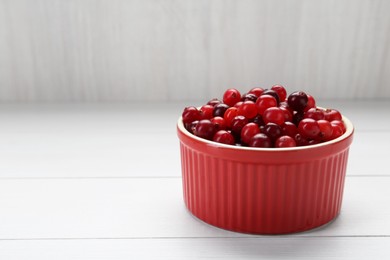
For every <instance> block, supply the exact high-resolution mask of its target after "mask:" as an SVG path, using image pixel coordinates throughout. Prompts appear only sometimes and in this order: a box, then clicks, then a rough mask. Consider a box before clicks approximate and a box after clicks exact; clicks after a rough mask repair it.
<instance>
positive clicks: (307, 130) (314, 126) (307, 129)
mask: <svg viewBox="0 0 390 260" xmlns="http://www.w3.org/2000/svg"><path fill="white" fill-rule="evenodd" d="M298 132H299V133H300V134H301V135H302V136H304V137H306V138H308V139H318V138H320V133H321V129H320V127H319V125H318V123H317V121H316V120H314V119H312V118H304V119H302V120H301V122H299V125H298Z"/></svg>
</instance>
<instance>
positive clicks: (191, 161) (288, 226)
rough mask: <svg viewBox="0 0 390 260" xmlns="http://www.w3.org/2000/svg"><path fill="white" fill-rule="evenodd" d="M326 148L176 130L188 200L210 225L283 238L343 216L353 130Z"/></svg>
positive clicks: (324, 146) (325, 144) (179, 128)
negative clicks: (242, 142) (247, 143)
mask: <svg viewBox="0 0 390 260" xmlns="http://www.w3.org/2000/svg"><path fill="white" fill-rule="evenodd" d="M343 121H344V123H345V125H346V129H347V130H346V132H345V133H344V134H343V135H342V136H340V137H339V138H337V139H334V140H332V141H329V142H325V143H321V144H316V145H312V146H305V147H293V148H251V147H237V146H231V145H225V144H220V143H216V142H212V141H208V140H205V139H202V138H199V137H197V136H195V135H193V134H191V133H190V132H188V131H187V130H186V129H185V128H184V126H183V123H182V120H181V118H180V119H179V121H178V124H177V133H178V136H179V139H180V152H181V164H182V177H183V192H184V201H185V204H186V206H187V208H188V209H189V211H190V212H191V213H192V214H193V215H195V216H196V217H198V218H199V219H201V220H203V221H204V222H206V223H209V224H211V225H214V226H217V227H220V228H223V229H227V230H231V231H237V232H243V233H252V234H285V233H292V232H300V231H305V230H309V229H312V228H316V227H319V226H321V225H324V224H326V223H328V222H330V221H331V220H333V219H334V218H335V217H336V216H337V215H338V214H339V212H340V208H341V202H342V198H343V189H344V179H345V173H346V167H347V160H348V151H349V146H350V145H351V143H352V138H353V132H354V128H353V125H352V124H351V122H350V121H349V120H348V119H347V118H346V117H343Z"/></svg>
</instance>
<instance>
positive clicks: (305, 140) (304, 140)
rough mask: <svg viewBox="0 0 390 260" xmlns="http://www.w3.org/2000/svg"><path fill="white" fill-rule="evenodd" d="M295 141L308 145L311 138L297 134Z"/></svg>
mask: <svg viewBox="0 0 390 260" xmlns="http://www.w3.org/2000/svg"><path fill="white" fill-rule="evenodd" d="M294 139H295V142H296V144H297V146H306V145H309V140H308V139H306V138H305V137H303V136H302V135H301V134H299V133H298V134H296V135H295V137H294Z"/></svg>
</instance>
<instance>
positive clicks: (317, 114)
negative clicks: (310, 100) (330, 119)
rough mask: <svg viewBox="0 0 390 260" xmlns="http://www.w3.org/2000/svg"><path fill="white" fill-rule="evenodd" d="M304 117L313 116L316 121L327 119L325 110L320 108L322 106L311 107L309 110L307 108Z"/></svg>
mask: <svg viewBox="0 0 390 260" xmlns="http://www.w3.org/2000/svg"><path fill="white" fill-rule="evenodd" d="M303 117H304V118H312V119H314V120H316V121H318V120H322V119H325V113H324V110H322V109H320V108H315V107H313V108H310V109H309V110H307V111H306V112H305V113H304V115H303Z"/></svg>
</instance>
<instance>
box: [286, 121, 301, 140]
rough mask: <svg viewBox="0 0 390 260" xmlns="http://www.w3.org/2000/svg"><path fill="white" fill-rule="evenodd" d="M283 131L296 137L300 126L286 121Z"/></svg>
mask: <svg viewBox="0 0 390 260" xmlns="http://www.w3.org/2000/svg"><path fill="white" fill-rule="evenodd" d="M282 133H283V135H288V136H291V137H294V136H295V135H296V134H297V133H298V128H297V126H296V125H295V124H294V123H292V122H289V121H286V122H284V123H283V124H282Z"/></svg>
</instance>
